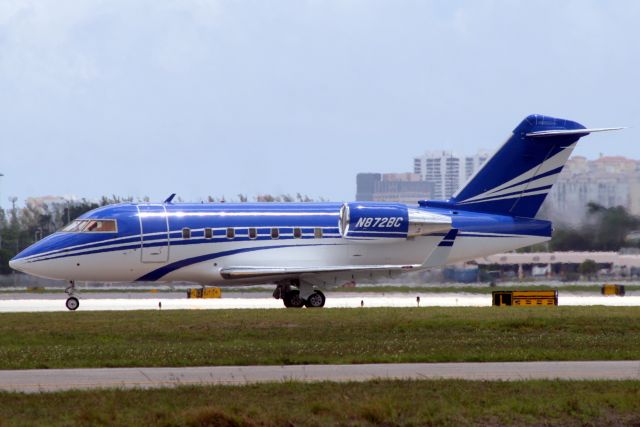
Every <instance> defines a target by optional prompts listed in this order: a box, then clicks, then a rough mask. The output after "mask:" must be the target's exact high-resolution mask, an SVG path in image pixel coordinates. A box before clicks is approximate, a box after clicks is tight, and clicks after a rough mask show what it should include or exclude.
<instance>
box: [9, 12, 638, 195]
mask: <svg viewBox="0 0 640 427" xmlns="http://www.w3.org/2000/svg"><path fill="white" fill-rule="evenodd" d="M638 22H640V2H637V1H632V0H629V1H623V0H620V1H591V0H573V1H571V0H569V1H531V0H527V1H516V0H511V1H490V0H487V1H483V0H469V1H449V0H443V1H405V0H389V1H381V0H336V1H330V0H327V1H321V0H291V1H288V0H280V1H268V0H255V1H248V0H247V1H218V0H210V1H209V0H176V1H168V0H135V1H132V0H111V1H91V0H87V1H81V0H76V1H69V0H56V1H48V0H41V1H40V0H0V150H1V151H0V173H3V174H4V177H2V178H0V206H4V207H7V206H9V205H10V203H9V202H8V197H10V196H16V197H18V204H20V203H21V202H24V199H25V198H27V197H38V196H44V195H59V196H74V197H78V198H82V197H85V198H89V199H91V198H97V197H99V196H102V195H111V194H116V195H120V196H133V197H143V196H148V197H150V198H151V200H152V201H162V200H164V199H165V198H166V197H167V196H168V195H169V194H170V193H177V194H178V195H179V196H180V197H181V198H182V199H183V200H184V201H200V200H201V199H203V198H206V197H207V196H208V195H212V196H214V197H221V196H224V197H225V198H226V199H227V200H229V199H234V198H236V197H237V196H236V195H237V194H240V193H241V194H246V195H248V196H249V197H250V198H251V197H253V196H255V195H258V194H281V193H290V194H295V193H302V194H307V195H309V196H310V197H313V198H319V197H323V198H325V199H331V200H336V201H348V200H351V199H353V198H354V196H355V191H356V187H355V178H356V174H357V173H358V172H405V171H411V170H412V167H413V157H414V156H416V155H419V154H421V153H423V152H425V151H428V150H438V149H450V150H454V151H456V152H458V153H460V154H473V153H475V152H476V151H477V150H478V149H487V150H493V149H495V148H497V147H498V146H499V145H500V144H501V143H502V142H503V141H504V140H505V139H506V137H507V136H508V134H509V133H510V132H511V130H513V128H514V127H515V126H516V125H517V124H518V123H519V122H520V121H521V120H522V119H523V118H524V117H525V116H527V115H528V114H531V113H541V114H548V115H552V116H556V117H562V118H567V119H571V120H576V121H578V122H580V123H582V124H584V125H586V126H588V127H606V126H628V127H629V129H626V130H624V131H621V132H617V133H608V134H597V135H591V136H589V137H587V138H585V139H583V140H582V142H581V143H580V145H579V146H578V148H577V149H576V151H575V152H574V154H576V155H583V156H586V157H588V158H596V157H597V156H599V155H600V154H604V155H623V156H628V157H632V158H637V159H640V146H639V144H638V143H639V142H640V138H639V129H640V126H639V124H640V123H639V122H640V71H639V70H640V26H639V25H637V23H638Z"/></svg>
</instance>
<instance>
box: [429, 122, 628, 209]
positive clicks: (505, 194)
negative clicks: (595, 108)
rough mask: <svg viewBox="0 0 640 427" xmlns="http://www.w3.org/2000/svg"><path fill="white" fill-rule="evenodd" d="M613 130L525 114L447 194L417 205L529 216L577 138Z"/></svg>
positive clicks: (538, 204)
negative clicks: (445, 197) (495, 148)
mask: <svg viewBox="0 0 640 427" xmlns="http://www.w3.org/2000/svg"><path fill="white" fill-rule="evenodd" d="M618 129H622V128H598V129H587V128H585V127H584V126H582V125H581V124H580V123H577V122H572V121H570V120H565V119H556V118H553V117H548V116H542V115H538V114H534V115H531V116H528V117H527V118H525V119H524V120H523V121H522V122H521V123H520V124H519V125H518V126H517V127H516V128H515V129H514V130H513V134H512V135H511V136H510V137H509V139H508V140H507V142H505V143H504V144H503V145H502V147H500V148H499V149H498V151H496V152H495V154H494V155H493V156H492V157H491V158H490V159H489V160H488V161H487V162H486V163H485V164H484V165H483V166H482V167H481V168H480V169H479V170H478V172H476V174H475V175H473V176H472V177H471V179H469V181H468V182H467V183H466V185H464V186H463V187H462V189H460V190H459V191H458V192H457V193H456V194H454V195H453V197H452V198H451V199H449V200H447V201H444V202H439V201H431V200H426V201H421V202H420V204H421V205H423V206H433V207H446V208H450V209H460V210H467V211H474V212H486V213H492V214H499V215H511V216H519V217H526V218H533V217H535V216H536V214H537V213H538V210H539V209H540V206H541V205H542V202H544V199H545V197H547V194H549V191H551V187H553V185H554V184H555V183H556V181H557V179H558V175H559V174H560V172H561V171H562V168H563V167H564V165H565V163H566V162H567V159H568V158H569V156H570V155H571V152H572V151H573V149H574V148H575V146H576V143H577V142H578V140H579V139H580V138H582V137H583V136H586V135H588V134H590V133H592V132H602V131H608V130H618Z"/></svg>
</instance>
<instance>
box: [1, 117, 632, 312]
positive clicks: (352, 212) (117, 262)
mask: <svg viewBox="0 0 640 427" xmlns="http://www.w3.org/2000/svg"><path fill="white" fill-rule="evenodd" d="M617 129H621V128H599V129H587V128H585V127H584V126H582V125H581V124H579V123H576V122H573V121H569V120H564V119H557V118H553V117H548V116H542V115H531V116H528V117H526V118H525V119H524V120H523V121H522V122H521V123H520V124H519V125H518V126H517V127H516V128H515V129H514V130H513V132H512V134H511V135H510V136H509V138H508V139H507V141H506V142H505V143H504V144H503V145H502V146H501V147H500V148H499V149H498V150H497V151H496V152H495V154H494V155H493V156H492V157H491V158H490V159H489V160H488V161H487V162H485V164H484V165H483V167H482V168H480V169H479V170H478V172H477V173H476V174H475V175H474V176H472V177H471V178H470V179H469V181H468V182H467V183H466V184H465V185H464V186H463V187H462V188H461V189H460V190H459V191H458V192H457V193H456V194H454V195H453V197H451V198H450V199H448V200H420V201H418V202H417V204H416V205H415V206H407V205H404V204H399V203H381V202H363V201H356V202H352V203H284V204H283V203H240V204H232V203H207V204H204V203H200V204H190V203H173V202H172V199H173V196H174V195H171V196H170V197H169V198H168V199H167V200H165V201H164V202H163V203H124V204H116V205H109V206H104V207H101V208H98V209H95V210H93V211H91V212H88V213H85V214H84V215H82V216H80V217H79V218H78V219H76V220H74V221H72V222H71V223H70V224H68V225H67V226H65V227H64V228H62V229H61V230H60V231H58V232H56V233H54V234H52V235H50V236H48V237H46V238H44V239H42V240H40V241H38V242H36V243H35V244H33V245H31V246H30V247H28V248H27V249H25V250H24V251H22V252H20V253H19V254H18V255H16V257H15V258H13V259H12V260H11V261H10V263H9V264H10V266H11V267H12V268H13V269H15V270H18V271H22V272H25V273H28V274H32V275H35V276H40V277H46V278H52V279H64V280H66V281H68V282H69V284H70V285H69V287H68V288H67V294H68V295H69V297H68V299H67V301H66V306H67V308H68V309H69V310H75V309H77V308H78V306H79V300H78V298H77V296H76V292H75V283H76V282H77V281H104V282H147V281H150V282H172V281H189V282H197V283H199V284H201V285H202V286H228V285H233V286H237V285H248V284H273V285H275V290H274V292H273V296H274V298H277V299H282V301H283V303H284V306H285V307H291V308H293V307H296V308H299V307H303V306H306V307H309V308H316V307H323V306H324V304H325V295H324V293H323V290H326V289H327V288H330V287H332V286H337V285H340V284H342V283H344V282H345V281H351V280H356V281H357V280H368V279H375V278H381V277H395V276H397V275H399V274H401V273H403V272H409V271H417V270H422V269H428V268H433V267H439V266H443V265H445V264H447V263H452V262H458V261H465V260H471V259H475V258H478V257H482V256H486V255H489V254H493V253H497V252H502V251H509V250H514V249H517V248H521V247H524V246H528V245H533V244H536V243H541V242H544V241H547V240H549V239H550V238H551V233H552V224H551V222H549V221H545V220H540V219H535V216H536V214H537V213H538V210H539V209H540V206H541V205H542V202H543V201H544V199H545V197H546V196H547V194H548V193H549V191H550V190H551V187H552V186H553V184H554V183H555V182H556V180H557V178H558V175H559V174H560V171H561V170H562V168H563V166H564V164H565V162H566V161H567V159H568V158H569V155H570V154H571V152H572V150H573V149H574V147H575V146H576V143H577V141H578V140H579V139H580V138H581V137H583V136H585V135H588V134H590V133H593V132H600V131H607V130H617Z"/></svg>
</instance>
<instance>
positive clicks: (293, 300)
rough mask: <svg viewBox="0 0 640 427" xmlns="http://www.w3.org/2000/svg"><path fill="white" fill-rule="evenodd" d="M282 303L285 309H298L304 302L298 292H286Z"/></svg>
mask: <svg viewBox="0 0 640 427" xmlns="http://www.w3.org/2000/svg"><path fill="white" fill-rule="evenodd" d="M282 301H283V302H284V306H285V307H287V308H300V307H302V306H303V305H304V300H303V299H302V298H301V297H300V291H297V290H291V291H288V292H286V293H285V294H284V298H282Z"/></svg>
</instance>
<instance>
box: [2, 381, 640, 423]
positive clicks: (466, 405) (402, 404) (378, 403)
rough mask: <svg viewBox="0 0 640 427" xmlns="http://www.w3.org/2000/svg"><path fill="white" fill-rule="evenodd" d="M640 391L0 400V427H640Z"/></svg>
mask: <svg viewBox="0 0 640 427" xmlns="http://www.w3.org/2000/svg"><path fill="white" fill-rule="evenodd" d="M638 401H640V382H637V381H636V382H630V381H629V382H615V381H610V382H606V381H598V382H591V381H583V382H572V381H522V382H479V381H478V382H473V381H444V380H438V381H370V382H365V383H344V384H340V383H310V384H306V383H293V382H292V383H273V384H260V385H250V386H208V387H181V388H176V389H157V390H146V391H145V390H106V391H104V390H103V391H82V392H81V391H71V392H63V393H44V394H18V393H0V420H1V421H0V424H2V425H24V426H35V425H47V426H49V425H65V426H72V425H92V426H93V425H110V426H112V425H116V426H117V425H121V426H132V425H159V426H254V425H261V426H271V425H272V426H294V425H295V426H302V425H313V426H324V425H350V426H366V425H387V426H396V425H397V426H403V425H443V426H460V425H554V426H555V425H575V426H583V425H593V426H596V425H638V424H639V423H640V405H638Z"/></svg>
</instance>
